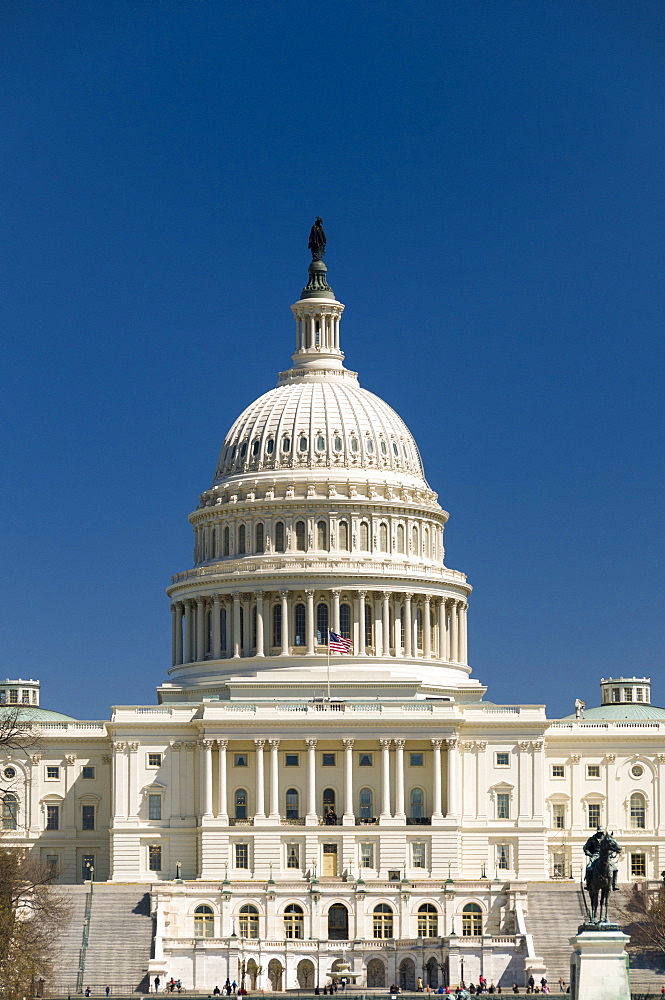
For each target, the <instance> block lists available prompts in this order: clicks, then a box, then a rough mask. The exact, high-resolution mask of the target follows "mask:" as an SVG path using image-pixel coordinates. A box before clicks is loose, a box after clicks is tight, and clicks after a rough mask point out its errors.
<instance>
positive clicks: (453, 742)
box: [432, 736, 459, 750]
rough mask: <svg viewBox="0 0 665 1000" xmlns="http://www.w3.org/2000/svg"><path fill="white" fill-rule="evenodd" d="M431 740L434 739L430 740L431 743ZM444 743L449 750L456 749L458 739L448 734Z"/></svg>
mask: <svg viewBox="0 0 665 1000" xmlns="http://www.w3.org/2000/svg"><path fill="white" fill-rule="evenodd" d="M433 742H434V740H432V743H433ZM445 743H446V746H447V747H448V749H449V750H456V749H457V746H458V744H459V739H458V737H457V736H448V737H447V739H446V741H445Z"/></svg>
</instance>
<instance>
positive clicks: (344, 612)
mask: <svg viewBox="0 0 665 1000" xmlns="http://www.w3.org/2000/svg"><path fill="white" fill-rule="evenodd" d="M339 630H340V632H341V635H342V638H343V639H350V638H351V606H350V605H349V604H340V606H339Z"/></svg>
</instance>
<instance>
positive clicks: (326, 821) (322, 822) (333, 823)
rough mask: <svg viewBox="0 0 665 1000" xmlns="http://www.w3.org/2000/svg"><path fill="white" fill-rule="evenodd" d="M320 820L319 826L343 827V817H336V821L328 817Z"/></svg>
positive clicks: (321, 817) (319, 818)
mask: <svg viewBox="0 0 665 1000" xmlns="http://www.w3.org/2000/svg"><path fill="white" fill-rule="evenodd" d="M318 820H319V826H341V825H342V817H341V816H335V818H334V819H329V818H328V816H319V817H318Z"/></svg>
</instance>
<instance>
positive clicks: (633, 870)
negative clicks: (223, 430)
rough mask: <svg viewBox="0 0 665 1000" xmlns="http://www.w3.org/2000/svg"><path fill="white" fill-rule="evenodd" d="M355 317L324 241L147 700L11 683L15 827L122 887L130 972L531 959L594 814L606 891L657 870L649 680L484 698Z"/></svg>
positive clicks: (538, 966) (275, 974)
mask: <svg viewBox="0 0 665 1000" xmlns="http://www.w3.org/2000/svg"><path fill="white" fill-rule="evenodd" d="M315 249H316V248H315ZM344 308H345V307H344V305H343V304H342V303H341V302H340V301H338V300H337V298H336V296H335V294H334V292H333V290H332V288H331V287H330V286H329V284H328V273H327V269H326V266H325V264H324V262H323V253H322V252H315V250H313V259H312V262H311V264H310V266H309V271H308V281H307V284H306V286H305V288H304V289H303V291H302V292H301V294H300V297H299V298H298V301H297V302H296V303H295V304H294V305H292V306H291V312H292V314H293V320H294V321H295V350H294V353H293V354H292V356H291V365H290V367H286V368H285V370H284V371H282V372H281V373H280V374H279V376H278V381H277V385H276V387H274V388H271V389H269V390H268V391H267V392H264V393H263V394H262V395H260V396H259V397H258V398H257V399H256V400H255V401H254V402H253V403H251V404H250V405H249V406H248V407H247V408H246V409H245V411H244V412H243V413H241V414H240V416H238V417H237V419H235V420H234V421H233V423H232V424H231V427H230V430H229V431H228V433H227V434H226V437H225V438H224V440H223V442H222V445H221V450H220V453H219V458H218V459H217V464H216V468H215V471H214V475H213V477H212V481H211V482H210V484H209V485H208V486H207V488H205V489H204V492H203V493H201V494H200V497H199V499H198V502H197V503H196V507H195V509H194V510H193V511H192V512H191V513H190V515H189V522H190V525H191V530H192V531H193V537H194V558H193V565H192V566H191V568H184V569H182V570H181V571H180V572H177V573H176V574H175V575H174V576H173V577H172V580H171V582H170V584H169V586H168V589H167V593H168V596H169V599H170V615H171V649H172V656H171V664H170V666H168V669H166V670H165V675H166V677H167V679H166V680H165V681H164V683H162V684H161V685H160V686H159V687H158V688H157V697H156V703H155V704H154V705H123V706H117V707H115V708H114V709H113V711H112V714H111V718H110V721H79V720H75V719H72V718H69V717H68V716H65V715H61V714H59V713H56V712H51V711H48V710H46V709H45V708H41V707H40V706H39V682H38V681H36V680H33V681H23V680H14V681H12V680H7V681H6V682H4V683H0V703H4V704H6V705H13V704H14V705H20V706H22V714H23V716H24V718H26V719H31V720H33V724H34V726H35V727H36V728H38V729H39V731H40V732H41V736H42V739H41V742H40V745H39V747H38V748H37V749H36V750H33V751H32V752H28V753H27V754H20V753H17V754H12V755H8V754H7V752H4V755H3V757H2V761H0V767H1V768H2V770H3V773H4V784H5V787H6V788H7V790H8V792H9V794H8V795H7V796H6V798H5V801H4V805H3V807H2V828H3V839H4V841H5V843H10V844H13V845H16V846H23V847H28V848H30V849H31V850H32V851H33V852H35V853H36V854H37V855H38V856H39V858H40V860H41V862H42V863H43V865H44V866H48V867H50V868H51V869H52V870H53V871H54V872H57V877H58V880H59V881H60V882H61V883H63V884H68V883H79V884H82V883H86V882H89V881H90V880H91V879H93V878H94V882H95V884H96V886H97V884H98V883H109V884H131V885H135V884H140V886H141V891H142V892H147V893H149V895H150V906H151V912H152V915H153V918H154V932H153V940H152V948H151V955H149V956H146V961H147V960H148V959H149V966H148V965H146V968H149V972H150V976H151V977H154V976H155V975H158V976H160V977H165V976H169V977H170V976H174V977H175V978H179V979H181V980H182V982H183V984H184V985H185V987H186V988H188V989H191V988H193V989H201V990H203V989H205V990H206V992H210V990H211V988H212V986H214V985H215V983H219V985H222V984H223V982H224V980H225V979H226V978H227V976H228V977H229V978H230V979H231V980H234V979H235V980H237V981H238V982H241V980H242V981H243V982H244V983H245V985H246V987H247V988H248V989H259V990H261V989H265V990H270V989H274V990H284V989H291V988H294V987H297V986H301V987H313V986H315V985H321V986H323V985H324V984H325V983H326V982H329V981H330V978H331V976H334V975H336V974H337V975H339V974H340V971H341V972H344V971H346V975H347V976H348V977H350V979H351V980H352V981H353V982H354V983H356V984H357V985H359V986H367V987H369V988H372V987H377V988H378V987H387V986H389V985H390V984H391V983H398V984H400V985H401V986H403V987H412V986H414V985H415V982H416V979H417V978H418V977H421V978H423V979H424V981H425V982H426V983H427V984H430V985H432V986H438V985H439V984H440V983H443V982H452V983H455V982H458V981H459V980H460V978H464V977H466V978H467V980H469V981H470V980H471V979H474V978H475V979H476V981H477V977H478V976H479V975H480V974H481V973H482V974H484V975H485V977H486V978H487V979H488V981H490V980H494V981H495V982H497V983H498V982H499V981H501V982H502V983H506V982H508V981H510V983H512V982H513V981H516V980H517V981H519V982H520V983H521V982H523V980H524V977H525V976H526V975H529V974H531V973H534V974H535V973H539V972H541V971H542V970H545V969H546V968H547V962H546V961H544V960H543V955H542V954H541V953H540V952H539V949H538V947H537V944H538V938H537V933H536V931H537V929H536V928H535V927H534V926H532V923H531V922H532V921H533V920H535V919H536V917H535V914H536V911H537V904H536V902H535V900H537V892H538V886H542V884H543V883H545V884H546V885H547V886H548V888H549V887H552V889H553V890H554V891H555V890H556V888H557V886H558V887H563V884H564V883H565V885H566V886H567V887H569V886H571V885H572V886H573V888H574V887H575V886H576V885H577V884H578V883H579V878H580V869H581V865H582V863H583V861H584V855H583V852H582V847H583V845H584V843H585V841H586V840H587V838H588V837H589V836H590V834H591V833H592V832H593V831H594V830H595V829H596V827H597V826H598V825H604V826H607V827H608V829H611V830H613V831H614V833H615V837H616V838H617V839H618V841H619V842H620V843H621V845H622V847H623V853H622V855H621V856H620V858H619V859H618V866H619V879H620V880H621V881H622V882H630V881H635V880H639V879H644V878H656V877H658V873H659V872H660V871H661V869H663V868H665V850H664V849H663V827H664V826H665V816H664V815H663V805H665V804H662V803H661V796H660V793H661V789H662V787H663V777H664V776H665V742H664V737H665V709H660V708H656V707H655V706H652V704H651V695H650V681H649V678H647V677H638V676H626V677H621V678H607V679H603V680H600V697H599V702H600V704H599V706H598V707H595V708H584V707H583V706H582V705H581V704H579V705H578V708H577V711H576V712H575V714H574V715H572V716H570V717H567V718H564V719H550V718H548V717H547V714H546V710H545V707H544V706H543V705H538V704H533V705H529V704H526V705H504V704H500V703H497V702H494V701H488V700H486V698H485V694H486V688H485V686H484V685H483V684H482V682H481V681H480V680H478V679H477V678H476V677H475V676H473V673H472V669H471V666H470V665H469V656H468V652H467V649H468V645H467V630H468V623H467V611H468V607H469V603H470V601H471V600H472V598H471V586H470V584H469V583H468V581H467V578H466V576H465V574H464V573H463V572H461V571H460V570H457V569H450V568H448V565H447V560H446V551H445V528H446V523H447V520H448V513H447V512H446V511H445V510H444V509H443V508H442V506H441V505H440V503H439V500H438V497H437V494H436V493H435V492H434V490H433V489H432V488H431V486H430V485H429V483H428V482H427V480H426V478H425V471H424V468H423V462H422V459H421V455H420V452H419V450H418V446H417V444H416V442H415V440H414V438H413V436H412V435H411V433H410V431H409V429H408V427H407V426H406V424H405V423H404V421H403V420H402V419H401V417H400V416H398V414H397V413H395V411H394V410H393V409H392V408H391V407H390V406H389V405H388V404H387V403H385V402H384V401H383V400H382V399H380V398H379V397H378V396H376V395H374V394H373V393H371V392H368V391H367V390H366V389H363V388H362V387H361V385H360V383H359V380H358V375H357V374H356V372H353V371H350V370H349V369H348V368H346V367H345V365H344V354H343V352H342V349H341V344H342V342H343V340H342V336H341V330H342V315H343V312H344ZM285 340H286V338H285ZM285 346H286V344H285ZM199 489H200V486H199ZM331 634H332V635H333V643H334V650H331V649H330V645H329V643H330V637H331ZM346 650H348V651H346ZM633 672H634V671H633V669H632V668H630V669H629V670H628V671H626V673H627V675H630V674H632V673H633ZM571 879H572V883H571ZM100 890H101V887H100ZM575 930H576V927H572V928H571V934H572V933H574V932H575ZM534 934H535V935H536V937H535V938H534ZM534 941H535V943H534ZM550 974H551V973H550Z"/></svg>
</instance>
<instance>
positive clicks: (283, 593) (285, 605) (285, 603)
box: [279, 590, 289, 656]
mask: <svg viewBox="0 0 665 1000" xmlns="http://www.w3.org/2000/svg"><path fill="white" fill-rule="evenodd" d="M279 596H280V599H281V602H282V652H281V653H280V656H288V655H289V592H288V590H280V592H279Z"/></svg>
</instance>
